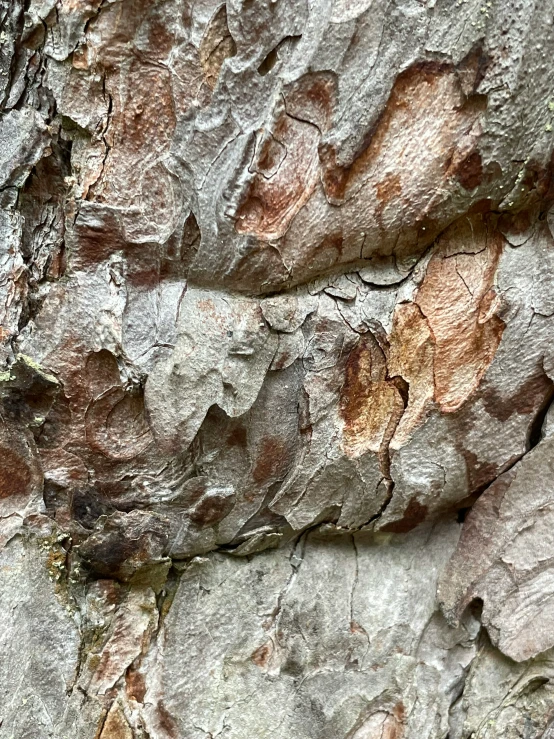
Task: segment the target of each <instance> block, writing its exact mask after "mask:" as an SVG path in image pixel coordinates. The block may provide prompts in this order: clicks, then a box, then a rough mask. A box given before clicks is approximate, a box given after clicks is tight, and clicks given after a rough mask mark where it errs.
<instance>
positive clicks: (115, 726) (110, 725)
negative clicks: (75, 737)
mask: <svg viewBox="0 0 554 739" xmlns="http://www.w3.org/2000/svg"><path fill="white" fill-rule="evenodd" d="M99 739H133V731H132V729H131V727H130V726H129V724H128V723H127V719H126V718H125V715H124V713H123V711H122V709H121V707H120V706H119V704H118V703H113V704H112V707H111V708H110V710H109V711H108V715H107V717H106V720H105V721H104V726H103V727H102V731H101V733H100V736H99Z"/></svg>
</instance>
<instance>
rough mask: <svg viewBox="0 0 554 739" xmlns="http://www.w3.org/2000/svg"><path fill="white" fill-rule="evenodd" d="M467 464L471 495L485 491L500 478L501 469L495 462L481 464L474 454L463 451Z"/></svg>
mask: <svg viewBox="0 0 554 739" xmlns="http://www.w3.org/2000/svg"><path fill="white" fill-rule="evenodd" d="M462 454H463V457H464V460H465V463H466V470H467V480H468V490H469V494H470V495H471V494H472V493H474V492H476V491H478V490H483V489H484V488H485V487H486V486H487V485H489V484H490V483H491V482H492V481H493V480H495V479H496V478H497V477H498V472H499V467H498V465H497V464H495V463H494V462H479V458H478V457H477V455H476V454H474V453H473V452H470V451H468V450H467V449H462Z"/></svg>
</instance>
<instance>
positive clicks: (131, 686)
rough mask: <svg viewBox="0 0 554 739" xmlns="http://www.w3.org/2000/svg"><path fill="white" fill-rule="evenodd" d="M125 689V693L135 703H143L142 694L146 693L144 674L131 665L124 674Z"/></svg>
mask: <svg viewBox="0 0 554 739" xmlns="http://www.w3.org/2000/svg"><path fill="white" fill-rule="evenodd" d="M125 689H126V691H127V695H128V696H129V698H131V699H132V700H135V701H137V703H144V696H145V695H146V683H145V681H144V675H143V674H142V672H139V671H138V670H135V669H133V668H132V667H131V668H129V670H127V674H126V675H125Z"/></svg>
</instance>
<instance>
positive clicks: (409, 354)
mask: <svg viewBox="0 0 554 739" xmlns="http://www.w3.org/2000/svg"><path fill="white" fill-rule="evenodd" d="M434 356H435V341H434V338H433V335H432V333H431V329H430V327H429V323H428V321H427V319H426V318H425V316H424V315H423V314H422V312H421V309H420V308H419V306H418V305H417V304H416V303H399V304H398V305H397V306H396V308H395V311H394V316H393V323H392V331H391V335H390V351H389V357H388V362H387V364H388V369H389V375H390V376H392V377H394V376H400V377H402V378H403V379H404V380H405V382H406V383H407V384H408V402H407V407H406V410H405V412H404V414H403V416H402V419H401V420H400V423H399V424H398V427H397V429H396V431H395V434H394V437H393V440H392V446H393V448H395V449H398V448H400V447H401V446H402V445H403V444H405V443H406V441H407V440H408V438H409V436H410V434H411V433H412V431H413V430H414V429H415V428H416V427H417V426H419V425H420V424H421V423H422V421H423V419H424V416H425V412H426V410H427V408H428V407H429V405H430V403H431V401H432V400H433V397H434V393H435V383H434V373H433V367H434Z"/></svg>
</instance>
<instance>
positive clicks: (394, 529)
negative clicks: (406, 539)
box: [381, 498, 428, 534]
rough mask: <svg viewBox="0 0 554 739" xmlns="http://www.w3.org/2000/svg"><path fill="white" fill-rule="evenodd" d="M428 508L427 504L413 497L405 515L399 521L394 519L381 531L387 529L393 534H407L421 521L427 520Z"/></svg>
mask: <svg viewBox="0 0 554 739" xmlns="http://www.w3.org/2000/svg"><path fill="white" fill-rule="evenodd" d="M427 511H428V508H427V506H426V505H422V504H421V503H419V502H418V501H417V500H416V499H415V498H412V500H410V502H409V503H408V507H407V508H406V510H405V511H404V515H403V516H402V518H401V519H400V520H399V521H392V522H391V523H388V524H386V525H385V526H383V527H382V528H381V531H386V532H389V533H392V534H407V533H408V532H409V531H411V530H412V529H415V527H416V526H419V524H420V523H423V521H425V518H426V516H427Z"/></svg>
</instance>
